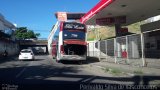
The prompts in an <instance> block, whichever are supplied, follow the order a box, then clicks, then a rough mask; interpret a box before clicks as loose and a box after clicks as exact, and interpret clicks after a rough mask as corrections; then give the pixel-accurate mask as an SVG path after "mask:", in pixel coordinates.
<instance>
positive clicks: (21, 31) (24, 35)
mask: <svg viewBox="0 0 160 90" xmlns="http://www.w3.org/2000/svg"><path fill="white" fill-rule="evenodd" d="M15 36H16V38H18V39H31V38H38V37H39V36H40V33H34V32H33V30H29V29H27V27H18V28H17V30H16V31H15Z"/></svg>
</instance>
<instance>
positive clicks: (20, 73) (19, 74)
mask: <svg viewBox="0 0 160 90" xmlns="http://www.w3.org/2000/svg"><path fill="white" fill-rule="evenodd" d="M26 69H27V68H23V70H22V71H21V72H19V73H18V74H17V75H16V78H18V77H19V76H21V75H22V73H23V72H24V71H25V70H26Z"/></svg>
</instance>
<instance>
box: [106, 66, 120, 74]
mask: <svg viewBox="0 0 160 90" xmlns="http://www.w3.org/2000/svg"><path fill="white" fill-rule="evenodd" d="M103 70H104V71H105V72H108V73H110V74H112V75H120V74H122V72H121V71H120V70H119V69H116V68H107V67H106V68H103Z"/></svg>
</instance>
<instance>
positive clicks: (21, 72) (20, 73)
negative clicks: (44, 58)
mask: <svg viewBox="0 0 160 90" xmlns="http://www.w3.org/2000/svg"><path fill="white" fill-rule="evenodd" d="M32 63H33V61H32V62H30V63H29V65H27V66H31V64H32ZM26 69H27V67H25V68H23V70H22V71H20V72H19V73H18V74H17V75H16V78H18V77H20V76H21V75H22V74H23V72H24V71H25V70H26Z"/></svg>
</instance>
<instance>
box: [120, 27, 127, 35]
mask: <svg viewBox="0 0 160 90" xmlns="http://www.w3.org/2000/svg"><path fill="white" fill-rule="evenodd" d="M127 33H128V28H121V29H120V30H118V32H117V35H118V36H122V35H126V34H127Z"/></svg>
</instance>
